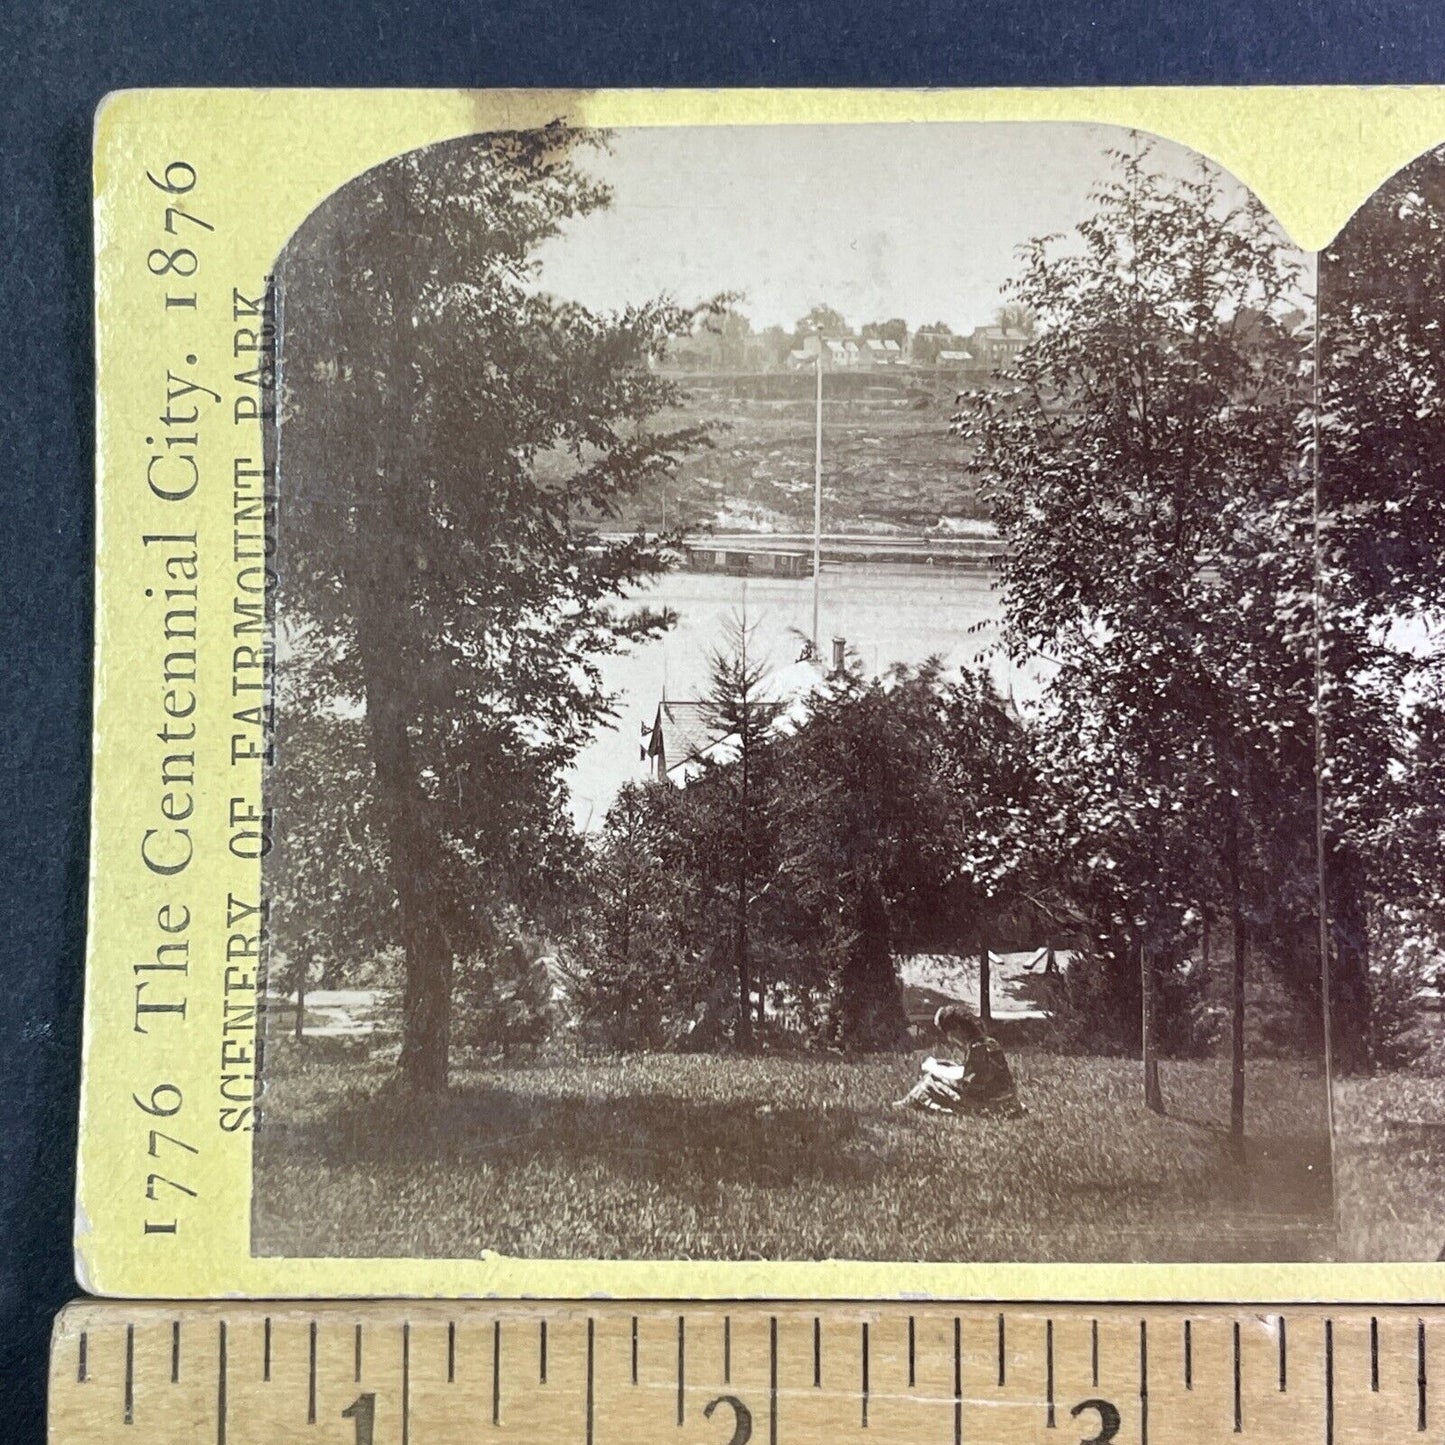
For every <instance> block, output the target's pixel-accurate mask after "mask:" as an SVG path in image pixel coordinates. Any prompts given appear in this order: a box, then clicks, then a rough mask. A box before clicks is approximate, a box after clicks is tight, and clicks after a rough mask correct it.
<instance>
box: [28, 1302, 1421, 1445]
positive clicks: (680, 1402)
mask: <svg viewBox="0 0 1445 1445" xmlns="http://www.w3.org/2000/svg"><path fill="white" fill-rule="evenodd" d="M1442 1350H1445V1314H1442V1312H1441V1311H1439V1310H1427V1311H1420V1310H1416V1309H1406V1308H1400V1307H1392V1308H1381V1309H1378V1310H1372V1309H1370V1308H1368V1307H1349V1308H1345V1309H1337V1310H1331V1309H1330V1308H1328V1307H1325V1306H1289V1307H1285V1308H1283V1309H1281V1310H1272V1309H1269V1308H1266V1307H1254V1306H1251V1307H1249V1308H1248V1309H1244V1308H1234V1309H1231V1308H1229V1307H1225V1306H1201V1307H1190V1306H1187V1305H1178V1306H1149V1307H1142V1308H1131V1307H1129V1306H1124V1305H1117V1306H1115V1305H1111V1306H1105V1307H1102V1308H1094V1307H1089V1306H1078V1305H1049V1304H1038V1305H1006V1306H1003V1307H994V1306H991V1305H986V1304H979V1303H970V1304H966V1305H965V1304H959V1305H954V1304H949V1303H946V1302H927V1303H925V1302H921V1301H920V1302H916V1303H907V1302H904V1303H897V1304H885V1305H873V1304H844V1303H828V1304H823V1305H817V1304H813V1303H808V1302H801V1303H777V1304H770V1303H760V1302H749V1303H742V1304H725V1303H722V1304H715V1305H707V1306H699V1305H694V1304H692V1303H689V1302H681V1303H677V1304H666V1303H657V1302H649V1303H645V1304H643V1303H638V1304H630V1303H626V1302H615V1301H592V1302H570V1303H557V1302H552V1303H543V1302H511V1303H501V1302H494V1301H487V1302H451V1303H447V1302H419V1301H392V1302H386V1303H382V1302H353V1303H326V1304H317V1303H306V1302H292V1303H282V1302H265V1301H257V1302H252V1303H244V1304H243V1303H235V1302H225V1303H215V1304H206V1305H197V1304H167V1303H153V1302H147V1303H131V1302H122V1301H116V1302H109V1303H90V1302H87V1303H83V1304H76V1305H72V1306H71V1307H70V1308H68V1309H67V1310H66V1311H65V1312H64V1313H63V1314H62V1315H61V1317H60V1320H59V1321H58V1323H57V1325H56V1329H55V1335H54V1341H53V1346H52V1354H51V1377H50V1436H49V1438H50V1442H51V1445H80V1442H86V1445H112V1442H115V1445H119V1442H123V1441H142V1440H143V1441H145V1442H147V1445H173V1442H174V1445H180V1442H185V1445H210V1442H215V1445H290V1442H293V1441H294V1442H300V1441H308V1442H312V1441H314V1442H336V1445H462V1442H466V1445H474V1442H477V1441H488V1440H495V1441H498V1442H504V1441H508V1440H512V1441H530V1442H543V1441H545V1442H565V1441H576V1442H578V1445H606V1442H613V1441H623V1442H636V1441H643V1440H646V1441H657V1440H666V1439H674V1440H678V1441H697V1442H716V1445H747V1442H749V1441H757V1442H761V1441H767V1442H769V1445H778V1442H789V1445H792V1442H820V1441H825V1440H826V1441H829V1442H837V1441H842V1440H858V1441H868V1442H870V1445H883V1442H922V1441H930V1442H939V1445H948V1442H950V1441H951V1442H954V1445H962V1442H965V1441H967V1442H978V1445H1015V1442H1024V1441H1074V1440H1077V1441H1080V1442H1088V1445H1105V1442H1117V1445H1148V1442H1150V1441H1153V1442H1155V1445H1163V1442H1169V1441H1188V1442H1191V1445H1208V1442H1213V1441H1221V1442H1222V1441H1226V1440H1228V1441H1236V1442H1247V1441H1269V1442H1271V1445H1304V1442H1320V1441H1323V1442H1325V1445H1334V1442H1340V1445H1344V1442H1347V1441H1352V1442H1386V1441H1403V1440H1413V1439H1422V1438H1433V1436H1431V1435H1430V1434H1429V1432H1431V1431H1432V1430H1438V1428H1439V1425H1440V1418H1439V1417H1438V1412H1439V1411H1440V1410H1441V1409H1442V1408H1445V1407H1442V1406H1440V1405H1438V1404H1437V1403H1436V1402H1435V1400H1434V1398H1433V1396H1432V1389H1433V1382H1434V1381H1435V1380H1437V1379H1439V1378H1442V1377H1445V1356H1442Z"/></svg>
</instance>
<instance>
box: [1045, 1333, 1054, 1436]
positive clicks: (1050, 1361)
mask: <svg viewBox="0 0 1445 1445" xmlns="http://www.w3.org/2000/svg"><path fill="white" fill-rule="evenodd" d="M1044 1403H1045V1406H1046V1413H1045V1419H1044V1425H1045V1428H1046V1429H1049V1430H1052V1429H1053V1428H1054V1322H1053V1320H1052V1319H1050V1320H1048V1321H1046V1322H1045V1325H1044Z"/></svg>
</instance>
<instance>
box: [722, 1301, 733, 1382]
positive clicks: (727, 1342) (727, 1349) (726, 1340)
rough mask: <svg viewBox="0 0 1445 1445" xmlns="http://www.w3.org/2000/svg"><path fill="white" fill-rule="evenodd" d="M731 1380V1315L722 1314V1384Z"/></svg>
mask: <svg viewBox="0 0 1445 1445" xmlns="http://www.w3.org/2000/svg"><path fill="white" fill-rule="evenodd" d="M732 1382H733V1317H732V1316H731V1315H724V1316H723V1384H724V1385H731V1384H732Z"/></svg>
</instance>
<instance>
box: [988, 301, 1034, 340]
mask: <svg viewBox="0 0 1445 1445" xmlns="http://www.w3.org/2000/svg"><path fill="white" fill-rule="evenodd" d="M993 319H994V320H995V321H996V322H997V323H998V324H999V325H1000V326H1001V327H1003V329H1004V330H1005V331H1017V332H1018V333H1019V334H1020V335H1021V336H1032V335H1033V334H1034V329H1035V327H1036V325H1037V318H1036V317H1035V316H1034V313H1033V312H1032V311H1031V310H1030V309H1029V308H1028V307H1027V306H1025V305H1023V304H1022V303H1021V302H1018V301H1009V302H1005V304H1004V305H1002V306H1000V307H999V308H998V310H996V311H995V312H994V314H993Z"/></svg>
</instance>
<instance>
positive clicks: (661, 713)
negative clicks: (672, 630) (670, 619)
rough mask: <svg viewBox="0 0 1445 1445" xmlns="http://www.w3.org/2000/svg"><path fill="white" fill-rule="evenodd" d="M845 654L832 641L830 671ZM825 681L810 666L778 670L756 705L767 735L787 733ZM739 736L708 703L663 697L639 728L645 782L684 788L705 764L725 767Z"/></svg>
mask: <svg viewBox="0 0 1445 1445" xmlns="http://www.w3.org/2000/svg"><path fill="white" fill-rule="evenodd" d="M845 653H846V648H845V646H844V643H843V639H842V638H834V640H833V664H834V668H835V670H836V669H837V668H840V667H842V666H843V663H844V657H845ZM825 680H826V676H825V673H824V670H823V668H822V667H820V666H819V665H817V664H816V663H813V662H805V661H799V662H795V663H792V664H791V665H790V666H788V667H781V668H779V669H778V670H777V671H776V672H773V673H770V674H769V675H768V676H767V677H766V678H764V679H763V682H762V686H761V689H760V691H761V693H762V696H761V697H760V698H759V700H758V710H759V715H760V716H762V717H764V718H765V719H766V723H767V726H768V728H769V729H770V730H773V729H784V730H791V729H792V728H793V727H794V726H795V725H796V724H797V723H798V722H800V721H801V720H802V718H803V716H804V715H805V713H806V709H807V703H808V699H809V698H810V697H811V696H812V695H813V693H815V692H816V691H817V690H818V688H820V687H821V686H822V685H823V683H824V681H825ZM737 746H738V735H737V734H736V733H735V732H729V731H727V730H726V728H725V727H724V726H722V725H721V724H720V723H719V720H718V715H717V708H716V706H715V705H714V704H713V703H711V702H706V701H686V702H676V701H673V700H672V699H671V698H668V697H664V698H663V699H662V700H661V701H660V702H659V703H658V704H657V712H656V713H655V715H654V716H653V719H652V722H651V724H648V723H643V725H642V746H641V749H640V752H641V757H640V761H641V762H643V763H645V764H646V766H647V773H648V776H649V777H651V778H653V779H654V780H656V781H659V782H661V781H663V780H664V779H665V780H666V781H667V782H669V783H672V784H674V785H675V786H677V787H679V788H684V787H686V786H687V785H688V784H689V783H690V782H692V780H693V779H694V778H695V777H697V776H698V774H699V773H700V772H701V771H702V770H703V768H705V767H706V766H707V765H708V764H709V763H725V762H728V761H730V760H731V759H732V758H733V756H734V755H735V753H736V751H737Z"/></svg>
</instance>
